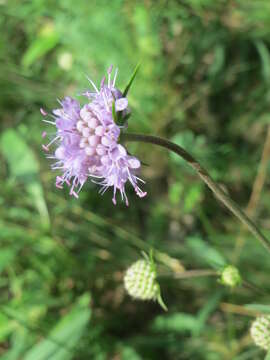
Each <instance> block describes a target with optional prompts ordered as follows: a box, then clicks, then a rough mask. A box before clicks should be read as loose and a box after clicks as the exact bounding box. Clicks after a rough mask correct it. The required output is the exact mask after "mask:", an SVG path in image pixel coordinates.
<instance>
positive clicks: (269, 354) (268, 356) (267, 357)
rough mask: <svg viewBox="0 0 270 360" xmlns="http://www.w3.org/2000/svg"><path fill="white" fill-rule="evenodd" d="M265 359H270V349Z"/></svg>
mask: <svg viewBox="0 0 270 360" xmlns="http://www.w3.org/2000/svg"><path fill="white" fill-rule="evenodd" d="M264 360H270V350H269V351H268V353H267V354H266V357H265V358H264Z"/></svg>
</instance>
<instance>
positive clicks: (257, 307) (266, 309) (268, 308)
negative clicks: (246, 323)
mask: <svg viewBox="0 0 270 360" xmlns="http://www.w3.org/2000/svg"><path fill="white" fill-rule="evenodd" d="M244 307H245V308H246V309H247V310H252V311H257V312H259V313H262V314H270V305H261V304H248V305H245V306H244Z"/></svg>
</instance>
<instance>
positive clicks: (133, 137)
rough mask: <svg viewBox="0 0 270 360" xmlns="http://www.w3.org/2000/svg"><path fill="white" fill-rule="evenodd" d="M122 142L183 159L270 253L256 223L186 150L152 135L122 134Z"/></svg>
mask: <svg viewBox="0 0 270 360" xmlns="http://www.w3.org/2000/svg"><path fill="white" fill-rule="evenodd" d="M121 140H123V141H130V142H131V141H132V142H144V143H150V144H154V145H158V146H161V147H164V148H166V149H168V150H171V151H173V152H174V153H176V154H177V155H179V156H180V157H181V158H183V159H184V160H185V161H186V162H187V163H188V164H189V165H190V166H191V167H192V168H193V169H194V170H195V171H196V172H197V174H198V175H199V177H200V178H201V179H202V180H203V181H204V183H205V184H206V185H207V186H208V187H209V188H210V189H211V190H212V192H213V193H214V194H215V196H216V197H217V198H218V199H219V200H220V201H221V202H222V203H223V205H225V206H226V207H227V209H229V210H230V211H231V212H232V213H233V214H234V215H235V216H236V217H237V218H238V219H239V220H240V221H241V222H242V223H243V224H244V225H245V226H246V227H247V228H248V229H249V231H250V232H251V233H252V234H253V235H254V236H255V237H256V238H257V239H258V240H259V241H260V242H261V244H262V245H263V246H264V247H265V248H266V249H267V250H268V251H269V252H270V243H269V241H268V239H267V238H266V237H265V236H264V235H263V233H262V232H261V231H260V230H259V228H258V227H257V226H256V225H255V224H254V222H253V221H252V220H251V219H250V218H249V217H248V216H247V215H246V214H245V213H244V211H243V210H242V209H241V208H240V207H239V206H238V205H237V204H236V203H235V202H234V201H233V200H232V199H231V198H230V197H229V196H228V195H227V194H226V193H225V192H224V191H223V190H222V189H221V187H220V186H219V185H218V184H217V183H216V182H215V181H214V180H213V179H212V178H211V176H210V175H209V174H208V172H207V171H206V170H205V169H204V168H203V167H202V166H201V165H200V164H199V163H198V161H197V160H195V159H194V158H193V157H192V156H191V155H190V154H189V153H188V152H187V151H186V150H184V149H183V148H182V147H181V146H179V145H176V144H174V143H173V142H171V141H169V140H166V139H162V138H160V137H157V136H152V135H141V134H122V135H121Z"/></svg>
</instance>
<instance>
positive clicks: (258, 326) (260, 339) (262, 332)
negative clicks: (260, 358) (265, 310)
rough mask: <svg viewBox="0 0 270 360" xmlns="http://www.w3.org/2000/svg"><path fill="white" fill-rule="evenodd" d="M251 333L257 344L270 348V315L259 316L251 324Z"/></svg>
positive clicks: (266, 348)
mask: <svg viewBox="0 0 270 360" xmlns="http://www.w3.org/2000/svg"><path fill="white" fill-rule="evenodd" d="M250 335H251V337H252V339H253V341H254V343H255V344H256V345H257V346H259V347H261V348H263V349H265V350H270V315H266V316H260V317H258V318H257V319H256V320H255V321H254V322H253V323H252V325H251V328H250Z"/></svg>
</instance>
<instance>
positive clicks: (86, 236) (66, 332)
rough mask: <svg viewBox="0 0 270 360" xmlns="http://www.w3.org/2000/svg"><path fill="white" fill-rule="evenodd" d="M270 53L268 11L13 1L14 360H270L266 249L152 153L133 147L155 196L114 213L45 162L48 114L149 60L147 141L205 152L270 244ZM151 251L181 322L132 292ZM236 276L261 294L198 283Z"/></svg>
mask: <svg viewBox="0 0 270 360" xmlns="http://www.w3.org/2000/svg"><path fill="white" fill-rule="evenodd" d="M269 39H270V3H269V1H268V0H256V1H254V0H231V1H230V0H227V1H226V0H219V1H216V0H189V1H187V0H186V1H185V0H182V1H180V0H170V1H165V0H144V1H143V0H142V1H131V0H127V1H124V0H111V1H105V0H100V1H94V0H92V1H83V0H77V1H76V2H74V1H71V0H59V1H54V0H32V1H26V0H23V1H22V0H8V1H7V0H1V1H0V64H1V65H0V114H1V115H0V116H1V123H0V129H1V130H0V131H1V133H0V161H1V167H0V181H1V186H0V243H1V251H0V289H1V290H0V291H1V292H0V294H1V295H0V359H1V360H18V359H24V360H32V359H33V360H46V359H56V360H66V359H80V360H83V359H98V360H101V359H115V360H116V359H128V360H138V359H181V360H182V359H183V360H184V359H196V360H203V359H207V360H219V359H228V360H231V359H235V360H247V359H253V360H256V359H263V358H264V353H263V352H262V351H261V350H260V349H258V348H256V347H255V346H254V345H253V343H252V341H251V339H250V337H249V335H248V329H249V326H250V323H251V321H252V318H253V317H254V314H255V313H256V311H257V308H255V311H254V308H246V307H244V305H245V304H251V303H262V304H265V305H267V304H268V303H269V293H270V285H269V271H270V262H269V255H267V254H266V253H265V251H264V249H263V248H262V247H261V246H260V245H259V244H258V243H257V242H256V240H255V239H254V238H253V237H252V236H251V235H250V234H249V233H247V232H245V230H244V229H243V228H242V227H241V225H240V224H239V222H238V220H237V219H235V218H233V217H232V216H231V214H229V213H228V212H227V211H226V210H225V209H224V208H223V207H222V206H221V205H220V204H219V203H218V202H217V201H216V199H215V198H214V197H213V196H212V194H211V193H210V191H209V190H208V189H206V188H205V186H204V185H203V184H202V183H201V182H200V180H199V179H198V178H197V177H196V175H195V174H194V173H193V172H192V171H191V170H190V169H189V168H188V167H187V166H186V165H185V164H184V163H183V162H182V161H181V160H179V159H177V158H176V157H175V156H171V155H168V154H167V153H165V152H164V151H163V150H160V149H157V148H156V149H154V148H152V147H151V146H149V145H140V146H138V145H136V144H130V145H129V150H130V151H131V152H132V153H135V154H136V155H138V157H139V158H141V159H142V160H143V161H144V162H145V163H146V164H147V166H144V168H143V177H144V178H145V179H146V180H147V185H146V188H147V191H148V196H147V198H144V199H142V200H140V199H138V198H137V197H136V196H135V195H134V194H133V193H132V191H130V194H129V198H130V204H131V205H130V207H129V208H128V209H127V208H126V207H125V205H124V204H122V203H119V204H118V205H117V207H114V206H113V205H112V202H111V194H110V193H109V192H107V193H106V194H105V195H104V196H103V197H102V198H101V197H100V195H98V194H97V189H96V186H94V185H92V184H91V183H89V184H88V185H87V186H85V188H84V191H82V193H81V195H80V199H79V200H76V199H71V198H70V197H69V195H68V192H67V191H59V190H57V189H55V187H54V178H55V175H56V174H55V173H52V172H51V171H50V168H49V163H48V162H47V160H46V159H44V155H43V153H42V151H41V150H40V149H41V142H42V140H41V133H42V131H43V130H44V124H43V123H41V116H40V114H39V108H40V107H41V106H42V107H44V108H46V109H51V108H53V107H55V106H56V99H57V98H62V97H63V96H64V95H73V94H77V93H78V92H79V90H81V89H84V88H87V87H88V83H87V80H86V78H85V74H88V75H89V76H91V78H93V79H94V80H95V81H99V80H100V79H101V77H102V74H103V73H104V71H105V69H106V68H107V67H108V66H109V65H110V64H115V65H117V66H118V67H119V69H120V75H119V82H118V84H119V85H120V87H122V88H123V87H124V85H125V84H126V82H127V81H128V79H129V76H130V74H131V73H132V70H133V68H134V67H135V65H136V63H137V62H138V60H141V61H142V66H141V69H140V72H139V75H138V76H137V79H136V81H135V83H134V85H133V87H132V89H131V92H130V104H131V106H132V109H133V116H132V118H131V120H130V123H129V127H130V130H132V131H136V132H144V133H153V134H158V135H161V136H164V137H166V138H169V139H172V140H174V141H175V142H177V143H179V144H181V145H183V146H184V147H185V148H186V149H187V150H189V151H191V152H192V154H193V155H194V156H195V157H197V158H198V159H199V160H200V161H201V163H202V164H203V165H205V167H206V168H208V169H209V170H210V173H211V174H212V175H213V177H214V178H215V179H216V180H217V181H219V182H220V183H221V184H222V186H223V187H224V188H225V189H226V190H227V191H229V192H230V194H231V195H232V197H233V198H234V199H235V200H236V201H237V202H238V203H239V204H240V205H241V206H242V207H243V208H245V207H246V206H248V212H249V214H250V215H251V216H253V217H254V218H255V219H256V221H257V223H258V224H259V225H260V226H261V227H262V228H263V229H264V231H265V234H266V235H269V236H270V222H269V217H268V214H269V210H270V205H269V204H270V201H269V200H270V192H269V184H270V183H269V180H268V176H267V175H268V174H269V161H268V156H269V152H270V151H269V141H270V139H268V145H267V143H266V145H265V141H266V134H267V128H268V126H269V125H268V124H269V110H270V109H269V108H270V102H269V100H270V87H269V86H270V56H269V45H270V42H269ZM269 138H270V136H269ZM267 146H268V149H267ZM263 148H264V149H265V151H264V156H263V159H262V160H261V154H262V152H263ZM256 178H257V182H255V179H256ZM254 184H257V185H254ZM262 185H264V186H263V187H262ZM252 193H253V197H252V198H251V201H250V196H251V194H252ZM150 247H153V248H154V249H155V250H156V251H157V254H158V256H157V258H158V265H159V273H160V274H161V277H160V284H161V288H162V292H163V297H164V299H165V302H166V304H167V306H168V308H169V312H168V313H164V312H163V311H162V309H161V308H160V307H159V306H158V305H156V304H154V303H143V302H135V301H133V300H132V299H130V298H129V297H128V296H127V295H126V294H125V292H124V289H123V284H122V279H123V274H124V271H125V269H126V268H127V267H128V266H129V265H131V263H132V262H133V261H135V260H137V259H138V258H139V257H140V256H141V254H140V252H141V250H145V251H148V250H149V248H150ZM229 263H234V264H236V265H237V266H238V267H239V269H240V271H241V273H242V276H243V278H244V280H245V282H246V283H248V284H249V285H248V286H247V285H246V286H245V283H244V285H243V286H242V287H239V288H236V289H235V290H233V291H232V290H230V289H226V288H224V287H223V286H222V285H221V284H220V283H218V281H217V278H216V277H214V276H209V277H199V278H195V277H194V278H193V277H187V276H189V275H185V274H190V273H189V272H187V273H186V272H184V273H183V271H184V268H185V269H186V270H187V271H190V270H198V269H199V270H202V269H203V270H220V269H221V268H222V267H223V266H224V265H225V264H229ZM183 277H185V278H183ZM251 284H254V285H256V287H255V286H253V285H251ZM258 288H259V289H258Z"/></svg>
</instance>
